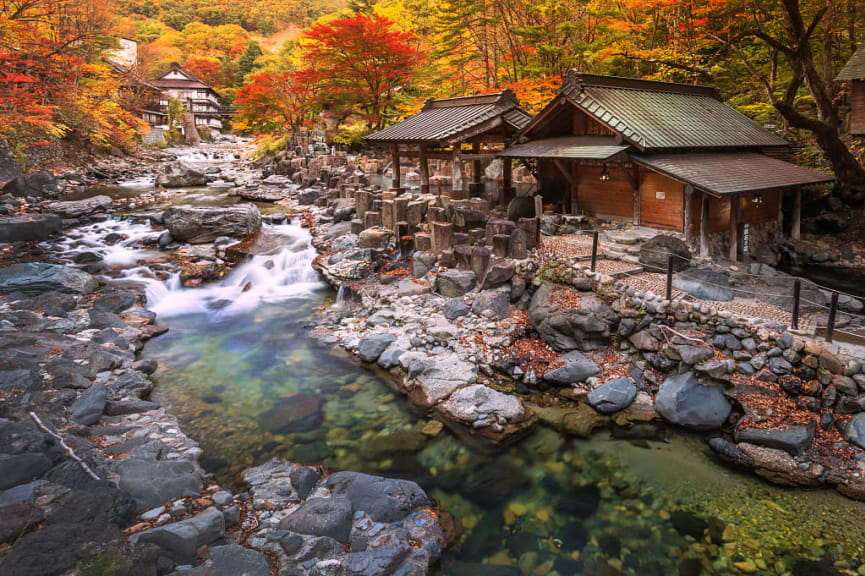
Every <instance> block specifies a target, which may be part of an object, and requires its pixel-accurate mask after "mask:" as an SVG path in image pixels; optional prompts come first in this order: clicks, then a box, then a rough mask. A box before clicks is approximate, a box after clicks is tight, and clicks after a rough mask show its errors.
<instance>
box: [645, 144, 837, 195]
mask: <svg viewBox="0 0 865 576" xmlns="http://www.w3.org/2000/svg"><path fill="white" fill-rule="evenodd" d="M631 159H632V160H633V161H634V162H636V163H637V164H642V165H643V166H646V167H648V168H650V169H652V170H654V171H656V172H660V173H661V174H664V175H666V176H669V177H671V178H673V179H675V180H678V181H680V182H684V183H685V184H690V185H692V186H693V187H694V188H696V189H698V190H702V191H704V192H707V193H709V194H712V195H714V196H724V195H726V194H737V193H741V192H759V191H761V190H774V189H779V188H792V187H796V186H805V185H808V184H820V183H823V182H831V181H833V180H834V178H832V177H831V176H827V175H826V174H821V173H820V172H815V171H814V170H810V169H808V168H804V167H802V166H797V165H796V164H792V163H790V162H784V161H783V160H778V159H777V158H772V157H770V156H766V155H764V154H759V153H757V152H705V153H685V154H681V153H680V154H641V155H636V154H632V155H631Z"/></svg>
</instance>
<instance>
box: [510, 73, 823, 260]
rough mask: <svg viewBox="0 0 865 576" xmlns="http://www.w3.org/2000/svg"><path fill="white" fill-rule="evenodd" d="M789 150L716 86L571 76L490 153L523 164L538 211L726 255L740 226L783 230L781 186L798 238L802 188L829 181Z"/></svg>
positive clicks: (737, 243) (736, 246) (736, 250)
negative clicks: (680, 238) (618, 225)
mask: <svg viewBox="0 0 865 576" xmlns="http://www.w3.org/2000/svg"><path fill="white" fill-rule="evenodd" d="M789 154H790V145H789V143H788V142H786V141H785V140H783V139H782V138H780V137H779V136H777V135H776V134H773V133H772V132H770V131H768V130H765V129H764V128H762V127H761V126H759V125H757V124H755V123H754V122H753V121H751V120H750V119H748V118H747V117H745V116H744V115H742V114H740V113H739V112H737V111H736V110H734V109H733V108H731V107H729V106H727V105H725V104H724V103H723V101H722V100H721V97H720V95H719V93H718V91H717V90H716V89H715V88H710V87H701V86H691V85H683V84H673V83H667V82H654V81H647V80H632V79H627V78H618V77H611V76H597V75H592V74H579V73H576V72H575V71H571V72H569V73H568V74H567V76H566V77H565V80H564V82H563V83H562V88H561V91H560V93H559V94H558V95H557V96H556V97H555V98H554V99H553V100H552V101H551V102H550V103H549V104H547V106H546V107H545V108H544V109H543V110H542V111H541V112H540V113H539V114H538V115H537V116H535V117H534V118H533V119H532V120H531V122H530V123H528V125H527V126H525V127H524V128H523V129H522V131H521V132H520V133H519V135H518V137H517V138H516V140H515V141H514V144H513V145H512V146H510V147H509V148H507V149H506V150H504V151H502V152H500V153H499V154H498V156H499V157H501V158H503V159H510V160H512V161H513V160H519V161H522V162H524V163H526V164H527V165H529V166H530V167H531V169H532V171H533V173H534V174H535V176H536V179H537V182H538V193H539V194H540V195H541V196H542V197H543V204H544V207H545V209H551V210H554V211H556V212H561V213H565V214H577V213H586V214H590V215H594V216H599V217H604V218H609V219H624V220H628V221H630V222H633V223H634V224H638V225H644V226H650V227H654V228H661V229H669V230H675V231H678V232H682V233H684V234H685V236H686V237H687V238H688V239H689V241H691V242H695V243H696V241H697V239H698V238H699V244H700V250H701V253H702V254H703V255H708V254H709V252H710V249H711V246H713V245H714V246H715V247H716V248H719V249H721V250H726V251H728V253H729V256H730V258H731V259H734V260H735V259H738V258H739V256H740V254H741V253H742V252H743V248H745V250H746V251H747V247H746V245H743V237H744V236H745V233H747V234H754V233H755V232H757V231H761V232H762V233H764V234H772V233H776V232H777V231H779V230H783V226H782V222H783V195H784V194H785V192H787V191H790V193H791V194H792V195H793V196H794V199H793V201H792V204H793V208H792V214H791V216H792V222H791V226H790V228H791V233H792V235H793V236H794V237H797V236H798V234H799V219H800V210H801V188H802V187H803V186H807V185H811V184H818V183H822V182H829V181H831V180H832V178H830V177H828V176H826V175H823V174H820V173H817V172H814V171H812V170H809V169H806V168H803V167H800V166H797V165H795V164H792V163H790V162H787V161H785V160H784V158H789ZM509 168H510V163H509V162H506V163H505V170H506V171H507V170H509ZM504 178H505V180H508V176H507V175H505V177H504ZM749 228H750V229H749Z"/></svg>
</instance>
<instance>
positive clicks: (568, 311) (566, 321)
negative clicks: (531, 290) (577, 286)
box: [528, 282, 618, 352]
mask: <svg viewBox="0 0 865 576" xmlns="http://www.w3.org/2000/svg"><path fill="white" fill-rule="evenodd" d="M555 288H556V286H555V285H553V284H550V283H549V282H546V283H544V284H543V285H542V286H541V287H540V288H538V290H537V291H536V292H535V295H534V296H533V297H532V301H531V304H530V305H529V312H528V316H529V322H530V323H531V325H532V327H533V328H534V329H535V330H537V332H538V334H539V335H540V337H541V338H542V339H543V340H544V342H546V343H547V344H549V345H550V346H551V347H552V348H554V349H555V350H558V351H560V352H567V351H570V350H575V349H578V350H583V351H589V350H600V349H603V348H605V347H606V346H608V345H609V343H610V336H611V334H613V333H614V332H615V329H616V325H617V323H618V317H617V316H616V314H615V313H614V312H613V310H612V308H610V306H609V305H608V304H607V303H606V302H604V301H603V300H601V299H600V298H598V297H597V296H595V295H594V294H592V293H582V292H581V293H579V304H578V306H577V307H565V306H564V305H562V304H560V303H558V302H557V301H556V300H555V299H554V298H553V292H554V289H555Z"/></svg>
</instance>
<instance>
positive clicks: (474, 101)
mask: <svg viewBox="0 0 865 576" xmlns="http://www.w3.org/2000/svg"><path fill="white" fill-rule="evenodd" d="M530 119H531V116H530V115H529V114H528V113H527V112H525V111H524V110H522V109H520V107H519V102H517V98H516V96H515V95H514V93H513V92H512V91H510V90H504V91H502V92H498V93H495V94H483V95H480V96H466V97H461V98H443V99H437V100H434V99H429V100H427V101H426V102H425V103H424V105H423V108H421V111H420V112H418V113H417V114H415V115H413V116H410V117H408V118H406V119H405V120H403V121H401V122H398V123H396V124H394V125H393V126H390V127H389V128H386V129H384V130H381V131H379V132H376V133H374V134H370V135H369V136H367V137H366V140H367V142H369V143H371V144H381V145H386V146H389V147H390V153H391V157H392V166H393V178H392V187H393V188H394V189H399V188H400V171H399V161H400V158H417V159H418V160H419V162H418V164H419V166H420V181H421V183H420V186H421V191H422V192H423V193H427V192H429V163H428V161H429V160H430V159H444V160H450V161H451V162H452V166H453V168H452V170H453V174H452V186H453V191H454V192H453V195H455V196H457V197H459V196H460V195H461V193H462V192H468V193H469V194H470V195H472V196H478V195H481V193H482V190H483V189H482V186H483V183H482V163H483V162H484V161H490V160H494V159H495V154H496V153H497V152H499V151H501V150H502V149H503V148H504V145H505V144H506V143H507V142H508V141H509V140H511V139H512V138H513V137H514V136H515V135H516V133H517V132H519V130H520V129H522V128H523V127H524V126H526V125H527V124H528V122H529V120H530ZM466 162H468V163H470V164H471V166H472V169H471V181H470V182H469V185H468V187H466V186H465V183H464V178H463V174H464V172H463V168H464V167H463V164H464V163H466ZM466 188H467V189H466Z"/></svg>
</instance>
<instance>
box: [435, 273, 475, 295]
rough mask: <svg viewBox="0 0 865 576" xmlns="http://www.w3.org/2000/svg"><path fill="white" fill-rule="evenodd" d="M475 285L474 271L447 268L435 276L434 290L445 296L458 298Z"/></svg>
mask: <svg viewBox="0 0 865 576" xmlns="http://www.w3.org/2000/svg"><path fill="white" fill-rule="evenodd" d="M474 287H475V273H474V272H471V271H468V270H447V271H445V272H442V273H440V274H438V275H437V276H436V279H435V290H436V292H438V293H439V294H441V295H442V296H445V297H447V298H458V297H460V296H462V295H463V294H465V293H466V292H469V291H471V289H472V288H474Z"/></svg>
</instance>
